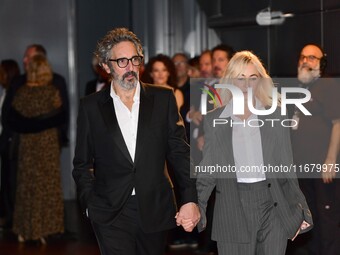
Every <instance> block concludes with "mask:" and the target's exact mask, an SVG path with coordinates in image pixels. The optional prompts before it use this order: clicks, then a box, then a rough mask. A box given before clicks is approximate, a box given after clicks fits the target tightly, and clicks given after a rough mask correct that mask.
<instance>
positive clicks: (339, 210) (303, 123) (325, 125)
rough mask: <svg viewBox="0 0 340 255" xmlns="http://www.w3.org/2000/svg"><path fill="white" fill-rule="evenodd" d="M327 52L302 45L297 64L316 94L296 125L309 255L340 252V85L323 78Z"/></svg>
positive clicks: (303, 79)
mask: <svg viewBox="0 0 340 255" xmlns="http://www.w3.org/2000/svg"><path fill="white" fill-rule="evenodd" d="M325 68H326V54H325V53H324V51H323V49H322V48H321V47H320V46H318V45H316V44H308V45H306V46H304V47H303V49H302V51H301V53H300V57H299V62H298V80H299V81H300V82H301V86H302V87H304V88H307V89H308V90H309V91H310V92H311V99H310V100H309V102H307V103H305V104H304V106H305V107H306V108H307V110H308V111H309V112H310V113H311V114H312V115H311V116H306V115H304V114H302V113H301V112H300V111H299V110H298V109H296V110H295V113H294V116H293V119H295V120H296V121H297V123H298V125H297V126H296V127H294V128H292V145H293V152H294V161H295V164H296V166H297V169H298V172H297V174H298V177H300V179H299V182H300V186H301V189H302V191H303V192H304V194H305V197H306V199H307V203H308V205H309V207H310V209H311V211H312V215H313V219H314V228H313V229H312V230H311V231H310V233H308V234H307V235H310V239H309V240H308V249H309V251H308V254H313V255H314V254H318V255H319V254H320V255H321V254H322V255H332V254H338V253H339V251H340V243H339V240H340V183H339V179H337V178H338V177H339V173H338V172H339V167H340V165H339V163H340V161H339V149H340V84H337V83H336V82H335V80H334V79H331V78H323V76H324V73H325Z"/></svg>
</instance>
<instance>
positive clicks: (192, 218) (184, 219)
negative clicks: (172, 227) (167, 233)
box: [175, 202, 201, 232]
mask: <svg viewBox="0 0 340 255" xmlns="http://www.w3.org/2000/svg"><path fill="white" fill-rule="evenodd" d="M175 218H176V224H177V226H182V227H183V228H184V230H185V231H187V232H191V231H192V230H193V229H194V228H195V227H196V225H197V223H198V222H199V221H200V218H201V214H200V210H199V208H198V205H197V204H195V203H193V202H189V203H186V204H184V205H182V206H181V208H180V209H179V212H178V213H177V214H176V216H175Z"/></svg>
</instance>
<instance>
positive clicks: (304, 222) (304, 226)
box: [292, 221, 310, 241]
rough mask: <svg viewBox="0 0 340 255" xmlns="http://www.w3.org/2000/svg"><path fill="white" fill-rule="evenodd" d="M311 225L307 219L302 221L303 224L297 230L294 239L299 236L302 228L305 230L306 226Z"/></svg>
mask: <svg viewBox="0 0 340 255" xmlns="http://www.w3.org/2000/svg"><path fill="white" fill-rule="evenodd" d="M309 227H310V224H309V223H308V222H306V221H303V222H302V223H301V226H300V227H299V229H298V231H296V234H295V236H294V237H293V238H292V241H294V240H295V238H296V237H297V235H298V234H299V233H300V231H301V230H305V229H306V228H309Z"/></svg>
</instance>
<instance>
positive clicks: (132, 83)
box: [117, 78, 138, 90]
mask: <svg viewBox="0 0 340 255" xmlns="http://www.w3.org/2000/svg"><path fill="white" fill-rule="evenodd" d="M117 83H118V84H119V86H121V87H122V88H123V89H126V90H132V89H134V88H136V87H137V83H138V80H137V79H136V78H135V79H133V80H132V81H125V80H124V79H122V80H117Z"/></svg>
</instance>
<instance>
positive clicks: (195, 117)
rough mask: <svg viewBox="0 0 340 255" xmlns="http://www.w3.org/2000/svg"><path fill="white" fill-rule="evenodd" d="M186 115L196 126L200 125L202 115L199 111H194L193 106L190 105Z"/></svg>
mask: <svg viewBox="0 0 340 255" xmlns="http://www.w3.org/2000/svg"><path fill="white" fill-rule="evenodd" d="M188 117H189V119H191V121H192V122H194V123H195V124H196V125H197V126H199V125H200V123H201V121H202V119H203V117H202V114H201V112H200V111H196V110H195V108H194V107H190V111H189V112H188Z"/></svg>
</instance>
